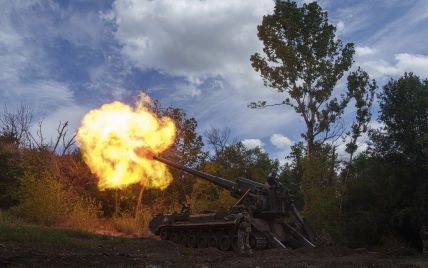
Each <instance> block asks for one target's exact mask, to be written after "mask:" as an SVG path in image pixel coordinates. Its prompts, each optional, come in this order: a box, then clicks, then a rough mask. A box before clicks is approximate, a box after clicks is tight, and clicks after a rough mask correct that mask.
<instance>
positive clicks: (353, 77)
mask: <svg viewBox="0 0 428 268" xmlns="http://www.w3.org/2000/svg"><path fill="white" fill-rule="evenodd" d="M376 88H377V85H376V81H375V80H372V81H370V78H369V75H368V74H367V73H366V72H365V71H363V70H361V69H360V68H358V69H357V70H356V71H355V72H352V73H351V74H350V75H349V76H348V90H349V93H348V94H349V96H350V97H353V98H354V99H355V109H356V118H355V121H354V122H353V123H352V126H351V132H350V135H351V140H350V141H349V142H348V143H347V144H346V152H347V153H349V161H348V164H350V163H351V162H352V157H353V156H354V153H355V152H356V151H357V149H358V147H357V140H358V138H359V137H360V136H361V134H362V133H366V132H367V127H368V124H369V122H370V120H371V118H372V113H371V111H370V109H371V107H372V104H373V100H374V95H375V91H376Z"/></svg>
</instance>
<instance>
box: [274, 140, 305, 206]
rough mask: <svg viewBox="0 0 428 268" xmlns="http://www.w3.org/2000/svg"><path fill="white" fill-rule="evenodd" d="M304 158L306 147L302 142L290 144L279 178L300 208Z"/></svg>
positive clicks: (301, 203) (301, 204) (302, 202)
mask: <svg viewBox="0 0 428 268" xmlns="http://www.w3.org/2000/svg"><path fill="white" fill-rule="evenodd" d="M305 158H306V149H305V146H304V145H303V142H299V143H297V144H295V145H293V146H291V152H290V154H289V156H288V157H287V160H289V162H287V163H285V164H284V165H283V166H282V167H281V172H280V174H279V179H280V180H281V181H282V182H283V183H284V185H285V186H286V187H287V188H288V189H289V190H290V193H291V194H292V195H293V199H294V203H295V205H296V206H297V208H299V209H302V208H303V205H304V200H303V193H302V190H301V185H302V177H303V162H304V160H305Z"/></svg>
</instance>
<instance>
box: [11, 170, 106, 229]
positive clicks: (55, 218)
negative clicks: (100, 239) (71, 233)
mask: <svg viewBox="0 0 428 268" xmlns="http://www.w3.org/2000/svg"><path fill="white" fill-rule="evenodd" d="M38 175H40V177H36V175H34V174H25V175H24V176H23V177H21V178H20V186H19V188H18V191H17V197H18V199H19V204H18V205H17V206H15V207H13V208H12V209H11V211H12V213H13V214H14V215H17V216H19V217H21V218H22V219H24V220H26V221H28V222H32V223H39V224H45V225H64V226H73V227H76V228H82V229H90V228H91V227H93V226H94V225H95V224H96V223H97V215H99V214H100V206H99V204H98V203H97V202H96V201H95V200H93V199H90V198H82V197H80V196H78V195H77V194H76V193H75V192H73V190H72V189H70V188H69V187H67V186H65V185H63V184H61V183H60V182H58V181H57V180H56V179H55V178H53V177H52V175H51V174H48V173H45V174H38Z"/></svg>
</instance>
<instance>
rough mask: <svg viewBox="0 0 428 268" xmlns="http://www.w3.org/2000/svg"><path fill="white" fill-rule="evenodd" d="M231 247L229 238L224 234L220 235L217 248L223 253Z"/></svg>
mask: <svg viewBox="0 0 428 268" xmlns="http://www.w3.org/2000/svg"><path fill="white" fill-rule="evenodd" d="M231 245H232V241H231V239H230V236H228V235H226V234H224V235H220V237H219V239H218V248H219V249H220V250H223V251H227V250H229V249H230V246H231Z"/></svg>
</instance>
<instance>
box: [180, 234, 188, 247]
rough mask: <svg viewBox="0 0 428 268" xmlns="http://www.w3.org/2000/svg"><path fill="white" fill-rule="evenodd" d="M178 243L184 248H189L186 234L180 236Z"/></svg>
mask: <svg viewBox="0 0 428 268" xmlns="http://www.w3.org/2000/svg"><path fill="white" fill-rule="evenodd" d="M178 243H179V244H180V245H183V246H186V247H187V234H185V233H181V234H180V235H179V236H178Z"/></svg>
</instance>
